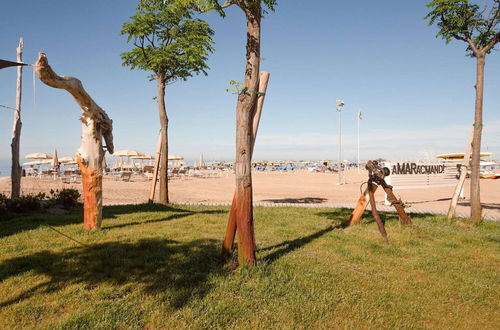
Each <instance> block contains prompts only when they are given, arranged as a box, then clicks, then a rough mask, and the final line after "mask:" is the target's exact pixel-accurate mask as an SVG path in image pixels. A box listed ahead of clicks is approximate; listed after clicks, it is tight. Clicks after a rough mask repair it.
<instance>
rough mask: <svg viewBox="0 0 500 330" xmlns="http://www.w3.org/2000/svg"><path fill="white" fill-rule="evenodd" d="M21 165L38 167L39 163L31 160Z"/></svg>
mask: <svg viewBox="0 0 500 330" xmlns="http://www.w3.org/2000/svg"><path fill="white" fill-rule="evenodd" d="M23 165H24V166H33V165H40V161H39V160H32V161H31V162H26V163H23Z"/></svg>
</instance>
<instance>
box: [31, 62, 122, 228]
mask: <svg viewBox="0 0 500 330" xmlns="http://www.w3.org/2000/svg"><path fill="white" fill-rule="evenodd" d="M35 72H36V74H37V75H38V77H39V78H40V80H41V81H42V82H43V83H45V84H46V85H48V86H50V87H54V88H61V89H65V90H66V91H68V92H69V93H70V94H71V95H72V96H73V98H74V99H75V101H76V102H77V103H78V105H79V106H80V108H81V109H82V116H81V117H80V121H81V122H82V138H81V144H80V148H79V149H78V151H77V156H76V159H77V162H78V165H79V166H80V170H81V171H82V185H83V223H84V229H85V230H91V229H98V228H100V227H101V223H102V174H103V173H102V161H103V158H104V150H103V145H102V138H103V137H104V140H105V141H106V147H107V150H108V151H109V153H113V150H114V146H113V121H112V120H111V119H110V118H109V117H108V115H107V114H106V112H105V111H104V110H103V109H102V108H101V107H100V106H98V105H97V104H96V103H95V102H94V100H93V99H92V98H91V97H90V95H89V94H87V92H86V91H85V89H84V88H83V85H82V83H81V81H80V80H78V79H76V78H73V77H68V76H58V75H57V74H56V73H55V72H54V71H53V70H52V68H51V67H50V66H49V63H48V61H47V57H46V56H45V54H44V53H40V54H39V56H38V61H37V62H36V69H35Z"/></svg>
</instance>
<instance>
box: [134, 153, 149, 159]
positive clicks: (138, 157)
mask: <svg viewBox="0 0 500 330" xmlns="http://www.w3.org/2000/svg"><path fill="white" fill-rule="evenodd" d="M130 158H132V159H155V158H154V157H153V156H151V155H146V154H144V155H141V156H130Z"/></svg>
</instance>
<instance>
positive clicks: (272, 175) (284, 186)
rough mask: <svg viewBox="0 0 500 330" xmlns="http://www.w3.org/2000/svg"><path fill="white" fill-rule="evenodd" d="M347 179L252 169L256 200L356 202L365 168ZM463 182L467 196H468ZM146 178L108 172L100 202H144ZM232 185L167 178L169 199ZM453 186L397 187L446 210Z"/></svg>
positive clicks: (212, 198)
mask: <svg viewBox="0 0 500 330" xmlns="http://www.w3.org/2000/svg"><path fill="white" fill-rule="evenodd" d="M347 173H348V174H347V184H346V185H342V186H338V185H337V184H336V183H337V182H338V177H337V175H336V174H330V173H311V172H307V171H297V172H293V173H278V172H265V173H262V172H254V173H253V182H254V201H255V202H274V203H284V202H286V203H301V204H302V203H322V204H354V203H355V202H356V200H357V198H358V197H359V194H360V184H361V183H362V182H363V181H364V180H366V177H367V175H366V172H364V171H363V172H362V173H357V171H356V170H351V171H348V172H347ZM468 184H469V183H468V181H466V188H465V189H466V190H465V191H466V196H468V191H469V190H468V189H469V188H468ZM63 187H73V188H77V189H79V190H81V187H80V184H63V183H61V182H60V181H59V180H52V179H36V178H23V181H22V190H23V193H35V192H38V191H43V192H48V191H49V190H50V189H61V188H63ZM149 187H150V182H148V181H145V180H144V179H143V178H140V177H136V178H133V181H132V182H121V181H116V180H114V179H112V178H108V177H106V178H105V180H104V204H106V205H110V204H131V203H143V202H146V201H147V198H148V194H149ZM233 189H234V176H233V175H232V174H229V173H222V174H221V175H220V176H219V177H211V178H194V177H180V178H173V179H172V180H171V181H170V197H171V201H172V202H174V203H175V202H177V203H185V202H225V203H228V202H231V198H232V195H233ZM453 189H454V187H447V188H433V189H415V190H400V191H396V196H401V198H402V199H403V201H404V202H405V203H407V204H410V205H411V206H412V207H413V208H415V209H424V210H440V211H446V210H447V209H448V205H449V199H450V197H451V194H452V192H453ZM9 190H10V182H9V179H8V178H0V193H5V192H8V191H9ZM377 199H378V201H379V202H382V201H383V194H382V192H380V191H379V192H377ZM481 199H482V201H483V205H484V213H485V214H492V215H495V217H496V216H500V180H481ZM457 212H461V213H467V212H469V207H468V204H467V202H460V205H459V206H458V208H457Z"/></svg>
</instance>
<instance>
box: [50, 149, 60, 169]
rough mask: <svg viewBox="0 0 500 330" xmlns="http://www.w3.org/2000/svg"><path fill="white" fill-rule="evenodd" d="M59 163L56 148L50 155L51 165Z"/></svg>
mask: <svg viewBox="0 0 500 330" xmlns="http://www.w3.org/2000/svg"><path fill="white" fill-rule="evenodd" d="M57 164H59V158H57V149H54V156H53V157H52V166H54V167H56V166H57Z"/></svg>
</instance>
